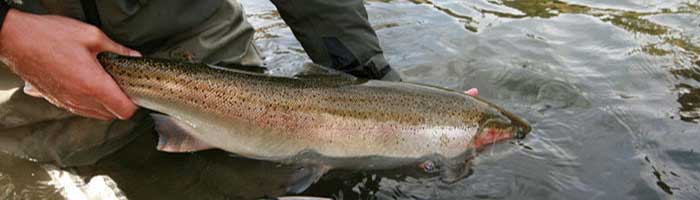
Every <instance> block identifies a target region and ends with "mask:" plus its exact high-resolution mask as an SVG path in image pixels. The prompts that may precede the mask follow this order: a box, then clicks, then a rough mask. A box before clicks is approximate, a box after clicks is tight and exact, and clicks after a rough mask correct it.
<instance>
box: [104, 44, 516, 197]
mask: <svg viewBox="0 0 700 200" xmlns="http://www.w3.org/2000/svg"><path fill="white" fill-rule="evenodd" d="M99 61H100V62H101V64H102V65H103V66H104V67H105V69H106V71H107V72H108V73H109V74H111V75H112V77H113V78H114V80H115V81H116V82H117V83H118V84H119V86H121V88H122V89H123V90H124V92H125V93H126V94H127V95H128V96H130V97H131V98H132V100H133V101H134V102H135V103H136V104H138V105H139V106H141V107H145V108H148V109H151V110H154V111H157V112H160V113H162V114H154V115H153V116H154V119H155V122H156V131H157V132H158V133H159V141H158V147H157V148H158V149H159V150H162V151H168V152H192V151H198V150H204V149H211V148H218V149H222V150H225V151H228V152H232V153H235V154H237V155H240V156H244V157H249V158H253V159H262V160H269V161H275V162H281V163H288V164H296V165H299V166H304V167H302V168H300V170H298V173H297V174H295V175H292V178H291V179H292V181H291V182H290V183H292V184H291V186H290V188H289V190H290V192H301V191H303V190H304V189H305V188H306V187H308V186H309V185H311V184H312V183H313V182H315V181H316V180H318V178H320V177H321V176H322V175H323V173H325V172H326V171H327V170H329V169H331V168H346V169H388V168H396V167H400V166H407V165H408V166H410V165H413V164H415V165H416V166H420V167H421V168H423V169H424V170H426V171H435V172H441V174H442V178H443V180H446V181H456V180H459V179H461V178H462V177H464V176H466V174H467V173H468V172H467V171H469V170H468V169H466V168H468V167H467V165H466V163H467V162H466V161H467V160H468V159H469V158H471V157H473V156H474V155H475V153H476V152H478V150H479V149H482V148H484V147H485V146H487V145H489V144H492V143H496V142H499V141H503V140H507V139H512V138H522V137H524V135H525V134H526V133H527V132H529V131H530V128H529V126H528V125H527V124H526V123H525V122H524V121H523V120H522V119H520V118H518V117H516V116H514V115H513V114H511V113H509V112H507V111H504V110H502V109H501V108H498V107H497V106H495V105H493V104H491V103H488V102H486V101H484V100H481V99H480V98H478V97H471V96H468V95H465V94H463V93H461V92H456V91H451V90H447V89H441V88H436V87H431V86H425V85H419V84H412V83H406V82H385V81H375V80H361V79H357V78H355V77H352V76H349V75H346V74H342V73H340V72H335V71H333V70H329V69H324V68H321V67H310V68H309V70H308V71H307V72H305V73H303V74H301V75H298V76H296V77H279V76H270V75H266V74H263V73H253V72H248V71H243V70H235V69H224V68H221V67H215V66H210V65H206V64H192V63H185V62H177V61H172V60H164V59H155V58H132V57H124V56H118V55H114V54H101V55H99Z"/></svg>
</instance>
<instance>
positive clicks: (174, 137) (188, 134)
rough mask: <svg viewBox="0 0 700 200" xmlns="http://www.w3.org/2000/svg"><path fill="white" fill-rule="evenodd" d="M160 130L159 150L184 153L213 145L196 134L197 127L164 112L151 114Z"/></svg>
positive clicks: (205, 148)
mask: <svg viewBox="0 0 700 200" xmlns="http://www.w3.org/2000/svg"><path fill="white" fill-rule="evenodd" d="M151 116H152V117H153V120H154V121H155V124H156V132H158V146H157V147H156V148H157V149H158V150H159V151H165V152H173V153H182V152H195V151H201V150H207V149H213V148H216V147H213V146H211V145H209V144H207V143H205V142H204V141H201V140H199V139H197V138H195V137H194V136H192V135H193V134H194V133H195V129H194V128H192V126H190V125H189V124H187V123H185V122H182V121H179V120H177V119H175V118H173V117H170V116H167V115H163V114H155V113H153V114H151Z"/></svg>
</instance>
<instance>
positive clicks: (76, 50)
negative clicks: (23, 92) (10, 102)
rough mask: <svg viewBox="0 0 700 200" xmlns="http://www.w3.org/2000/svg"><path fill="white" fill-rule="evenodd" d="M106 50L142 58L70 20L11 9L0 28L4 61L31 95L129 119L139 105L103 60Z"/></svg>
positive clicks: (71, 107) (107, 116)
mask: <svg viewBox="0 0 700 200" xmlns="http://www.w3.org/2000/svg"><path fill="white" fill-rule="evenodd" d="M104 51H110V52H114V53H119V54H123V55H130V56H140V54H139V53H138V52H136V51H134V50H131V49H129V48H127V47H124V46H122V45H119V44H117V43H116V42H114V41H112V40H111V39H109V38H108V37H107V36H106V35H105V34H104V33H102V31H100V30H99V29H98V28H96V27H94V26H91V25H89V24H85V23H83V22H80V21H77V20H74V19H70V18H67V17H61V16H48V15H35V14H30V13H25V12H22V11H18V10H14V9H10V11H9V12H8V13H7V16H6V17H5V21H4V25H3V26H2V29H0V59H1V60H2V62H3V63H5V64H6V65H7V66H8V67H9V68H10V70H12V71H13V72H14V73H15V74H17V75H18V76H20V77H21V78H22V79H23V80H25V81H26V82H28V83H30V84H31V86H33V87H32V88H33V90H31V89H30V90H29V91H28V94H30V95H32V96H37V97H43V98H45V99H46V100H48V101H49V102H51V103H52V104H54V105H56V106H58V107H61V108H64V109H67V110H69V111H71V112H73V113H76V114H78V115H82V116H85V117H92V118H97V119H102V120H109V119H114V118H119V119H127V118H129V117H131V115H133V113H134V112H135V111H136V109H137V107H136V105H135V104H134V103H133V102H132V101H131V100H130V99H129V98H128V97H127V96H126V95H125V94H124V92H122V91H121V89H120V88H119V86H117V84H116V83H115V82H114V80H113V79H112V78H111V77H110V76H109V74H107V73H106V72H105V71H104V69H103V68H102V66H101V65H100V64H99V62H98V61H97V59H96V56H97V54H98V53H100V52H104Z"/></svg>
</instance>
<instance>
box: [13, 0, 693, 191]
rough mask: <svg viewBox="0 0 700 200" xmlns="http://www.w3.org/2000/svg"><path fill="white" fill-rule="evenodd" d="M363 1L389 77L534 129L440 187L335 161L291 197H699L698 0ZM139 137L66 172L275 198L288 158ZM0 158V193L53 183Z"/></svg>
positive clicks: (279, 42)
mask: <svg viewBox="0 0 700 200" xmlns="http://www.w3.org/2000/svg"><path fill="white" fill-rule="evenodd" d="M242 3H243V4H244V7H245V8H246V9H247V13H248V18H249V19H250V21H251V22H252V23H253V24H254V26H255V27H257V36H256V43H257V45H258V47H259V48H260V50H261V51H262V54H263V55H264V59H265V62H266V64H267V67H268V68H270V71H269V72H270V73H274V74H282V75H288V74H290V73H292V72H294V71H295V70H298V68H299V67H301V66H302V65H303V63H304V62H307V61H308V58H307V57H306V55H305V54H304V51H303V49H302V48H301V45H300V44H299V43H298V42H296V40H295V39H294V36H293V34H292V33H291V31H290V30H289V29H288V28H287V26H286V25H285V24H284V23H282V21H281V20H280V18H279V14H278V13H277V12H276V11H274V7H273V6H272V5H271V4H270V3H269V2H268V1H265V0H250V1H243V2H242ZM367 7H368V11H369V14H370V18H371V21H372V23H373V26H374V27H375V28H376V29H377V33H378V35H379V37H380V39H381V42H382V46H383V47H384V50H385V54H386V56H387V59H388V60H389V62H390V63H391V64H392V66H393V67H395V68H396V69H397V70H398V71H400V73H401V74H402V76H403V78H404V80H408V81H412V82H420V83H427V84H433V85H439V86H443V87H448V88H452V89H457V90H463V89H468V88H471V87H477V88H479V89H480V92H481V96H482V97H483V98H485V99H487V100H489V101H492V102H494V103H497V104H499V105H503V107H505V108H506V109H508V110H511V111H513V112H514V113H517V114H518V115H520V116H522V117H524V118H525V119H527V120H528V121H529V122H530V123H531V125H532V126H533V128H534V129H533V132H532V134H530V135H529V136H528V137H527V138H526V139H525V140H523V141H517V142H512V143H505V144H500V145H496V146H494V147H493V148H489V149H487V150H486V151H485V152H483V153H482V154H481V155H480V156H478V157H477V158H476V159H475V160H474V167H473V170H474V171H473V174H472V175H471V176H470V177H468V178H466V179H464V180H461V181H459V182H457V183H455V184H444V183H442V182H441V181H439V180H438V179H437V178H436V177H432V176H423V175H420V173H412V172H411V171H410V169H396V170H386V171H347V170H337V171H333V172H331V173H330V174H328V175H327V176H324V177H323V178H322V179H321V180H320V182H319V183H318V184H315V185H313V186H312V187H311V188H310V189H309V190H308V191H306V192H305V193H304V194H305V195H311V196H326V197H335V198H338V199H664V198H678V199H698V198H700V192H699V191H700V188H699V186H698V185H700V181H698V180H700V154H699V153H698V152H697V151H698V149H697V146H698V145H697V144H698V139H697V136H698V133H700V128H698V127H699V126H700V17H698V16H699V15H700V1H697V0H694V1H693V0H690V1H688V0H676V1H673V0H670V1H668V0H652V1H633V0H609V1H607V0H606V1H601V0H567V1H558V0H473V1H466V0H372V1H368V2H367ZM154 146H155V141H154V138H153V135H151V134H146V135H144V136H141V137H140V138H139V139H138V140H136V141H135V142H133V143H132V144H130V145H129V146H127V147H126V148H124V149H123V150H121V151H119V152H117V153H115V154H114V155H111V156H109V157H108V158H106V159H105V160H103V161H101V162H100V163H98V164H97V165H94V166H88V167H82V168H79V169H78V171H79V172H80V173H81V174H82V175H84V176H85V177H86V178H87V177H90V176H92V175H99V174H106V175H109V176H110V177H112V178H113V179H114V180H115V181H116V182H117V184H119V186H120V188H122V189H123V191H124V192H125V193H126V195H127V196H128V197H130V198H132V199H173V198H180V199H182V198H184V199H222V198H230V199H249V198H255V197H263V196H279V195H284V193H283V192H284V185H285V184H286V183H285V180H286V178H287V176H288V174H289V172H290V170H291V168H290V167H289V166H278V165H277V164H275V163H268V162H261V161H253V160H248V159H243V158H236V157H231V156H229V155H228V154H226V153H223V152H220V151H207V152H201V153H193V154H167V153H162V152H157V151H155V150H154V149H153V147H154ZM2 160H3V162H4V163H2V165H0V169H2V170H0V185H1V186H2V187H0V194H2V195H5V196H15V197H20V198H21V197H23V195H35V196H31V197H37V196H41V195H43V194H46V196H51V195H54V196H55V191H54V190H53V189H51V188H47V185H46V184H45V181H46V180H48V179H47V178H46V176H45V175H40V178H31V177H30V176H27V174H26V173H25V172H28V171H31V172H37V173H36V174H41V173H40V172H41V168H40V167H38V166H33V165H32V164H31V163H30V162H23V161H21V160H20V159H12V158H4V157H3V158H2ZM27 163H29V164H27ZM16 165H21V166H22V167H23V168H25V170H14V169H16V168H17V166H16ZM28 191H29V192H28ZM5 196H2V197H3V198H4V197H5Z"/></svg>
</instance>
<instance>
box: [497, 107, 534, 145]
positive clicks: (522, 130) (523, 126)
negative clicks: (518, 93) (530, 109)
mask: <svg viewBox="0 0 700 200" xmlns="http://www.w3.org/2000/svg"><path fill="white" fill-rule="evenodd" d="M501 114H502V115H503V116H505V117H506V118H508V120H510V125H511V126H512V128H514V129H515V130H514V131H513V138H515V139H518V140H522V139H525V136H527V134H528V133H530V131H532V127H530V125H529V124H528V123H527V122H525V120H523V119H522V118H520V117H518V116H515V115H514V114H513V113H510V112H508V111H505V110H501Z"/></svg>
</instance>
